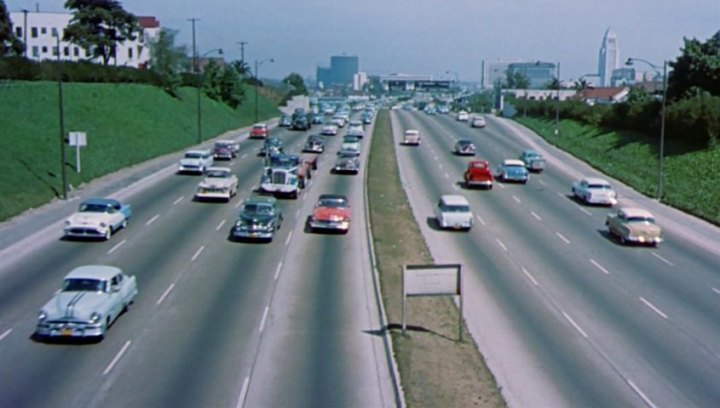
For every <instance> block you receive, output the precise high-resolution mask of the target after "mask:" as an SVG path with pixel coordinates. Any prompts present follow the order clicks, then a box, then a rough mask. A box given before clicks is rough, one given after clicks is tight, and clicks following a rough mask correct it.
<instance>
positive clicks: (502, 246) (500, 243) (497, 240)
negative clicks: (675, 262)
mask: <svg viewBox="0 0 720 408" xmlns="http://www.w3.org/2000/svg"><path fill="white" fill-rule="evenodd" d="M495 242H497V244H498V245H500V248H502V249H503V251H505V252H507V247H506V246H505V244H503V243H502V241H500V240H499V239H495Z"/></svg>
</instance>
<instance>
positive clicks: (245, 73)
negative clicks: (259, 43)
mask: <svg viewBox="0 0 720 408" xmlns="http://www.w3.org/2000/svg"><path fill="white" fill-rule="evenodd" d="M230 65H232V67H233V68H234V69H235V71H236V72H237V73H238V75H240V76H241V77H243V78H245V77H250V76H252V73H251V72H250V65H248V64H247V63H246V62H245V61H242V60H235V61H233V62H231V63H230Z"/></svg>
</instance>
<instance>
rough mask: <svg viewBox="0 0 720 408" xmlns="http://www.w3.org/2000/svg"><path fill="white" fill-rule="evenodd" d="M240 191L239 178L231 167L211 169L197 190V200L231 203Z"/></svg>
mask: <svg viewBox="0 0 720 408" xmlns="http://www.w3.org/2000/svg"><path fill="white" fill-rule="evenodd" d="M237 189H238V178H237V176H236V175H234V174H233V173H232V170H231V169H230V168H229V167H210V168H208V169H207V171H206V172H205V178H204V179H203V181H201V182H200V183H199V184H198V186H197V189H196V190H195V200H197V201H200V200H217V199H219V200H224V201H230V200H231V199H232V198H233V197H234V196H235V194H237Z"/></svg>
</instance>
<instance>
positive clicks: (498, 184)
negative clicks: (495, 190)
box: [497, 183, 505, 190]
mask: <svg viewBox="0 0 720 408" xmlns="http://www.w3.org/2000/svg"><path fill="white" fill-rule="evenodd" d="M497 186H498V187H500V189H501V190H505V184H502V183H497Z"/></svg>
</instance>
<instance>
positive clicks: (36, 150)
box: [0, 81, 278, 221]
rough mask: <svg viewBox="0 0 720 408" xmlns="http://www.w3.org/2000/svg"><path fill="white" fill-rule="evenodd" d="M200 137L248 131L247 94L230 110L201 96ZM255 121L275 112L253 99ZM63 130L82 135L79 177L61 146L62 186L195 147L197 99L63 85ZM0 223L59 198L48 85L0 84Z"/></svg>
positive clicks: (53, 106)
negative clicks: (64, 180)
mask: <svg viewBox="0 0 720 408" xmlns="http://www.w3.org/2000/svg"><path fill="white" fill-rule="evenodd" d="M201 106H202V133H203V139H208V138H211V137H215V136H217V135H219V134H222V133H223V132H225V131H228V130H231V129H237V128H240V127H244V126H248V125H250V124H251V123H252V122H253V119H254V114H255V110H254V109H255V105H254V93H253V89H252V88H248V89H247V91H246V97H245V102H244V103H243V104H242V105H241V106H240V107H239V108H238V109H237V110H233V109H231V108H229V107H228V106H227V105H225V104H223V103H220V102H217V101H214V100H212V99H209V98H207V97H205V96H204V95H203V97H202V100H201ZM258 106H259V116H260V117H261V118H268V117H271V116H276V115H277V112H278V111H277V107H276V106H275V105H274V104H272V103H271V102H269V101H267V99H266V98H264V97H262V96H261V97H260V98H259V104H258ZM63 108H64V109H63V110H64V120H65V131H66V132H70V131H83V132H86V133H87V139H88V144H87V146H86V147H84V148H82V150H81V153H80V157H81V170H82V172H81V173H80V174H77V173H76V172H75V159H76V157H75V148H69V147H68V148H67V150H66V152H67V160H66V163H67V167H66V169H67V175H68V184H70V185H73V186H80V185H82V184H83V183H87V182H88V181H90V180H92V179H95V178H97V177H100V176H103V175H106V174H109V173H112V172H114V171H116V170H119V169H122V168H124V167H127V166H131V165H133V164H137V163H141V162H143V161H145V160H148V159H151V158H154V157H157V156H160V155H163V154H166V153H170V152H174V151H178V150H182V149H183V148H186V147H188V146H192V145H194V144H196V143H197V93H196V90H195V88H182V89H180V91H179V97H178V98H173V97H171V96H170V95H168V94H167V93H165V92H163V91H162V90H160V89H159V88H156V87H152V86H148V85H138V84H88V83H64V84H63ZM0 112H2V116H0V221H2V220H5V219H8V218H10V217H12V216H14V215H17V214H19V213H21V212H22V211H24V210H26V209H28V208H33V207H37V206H40V205H43V204H45V203H47V202H49V201H51V200H52V199H53V198H55V197H58V196H60V195H61V193H60V192H61V190H62V181H61V176H60V174H61V170H60V124H59V123H60V119H59V98H58V85H57V83H55V82H21V81H17V82H15V81H10V82H4V83H2V84H0Z"/></svg>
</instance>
